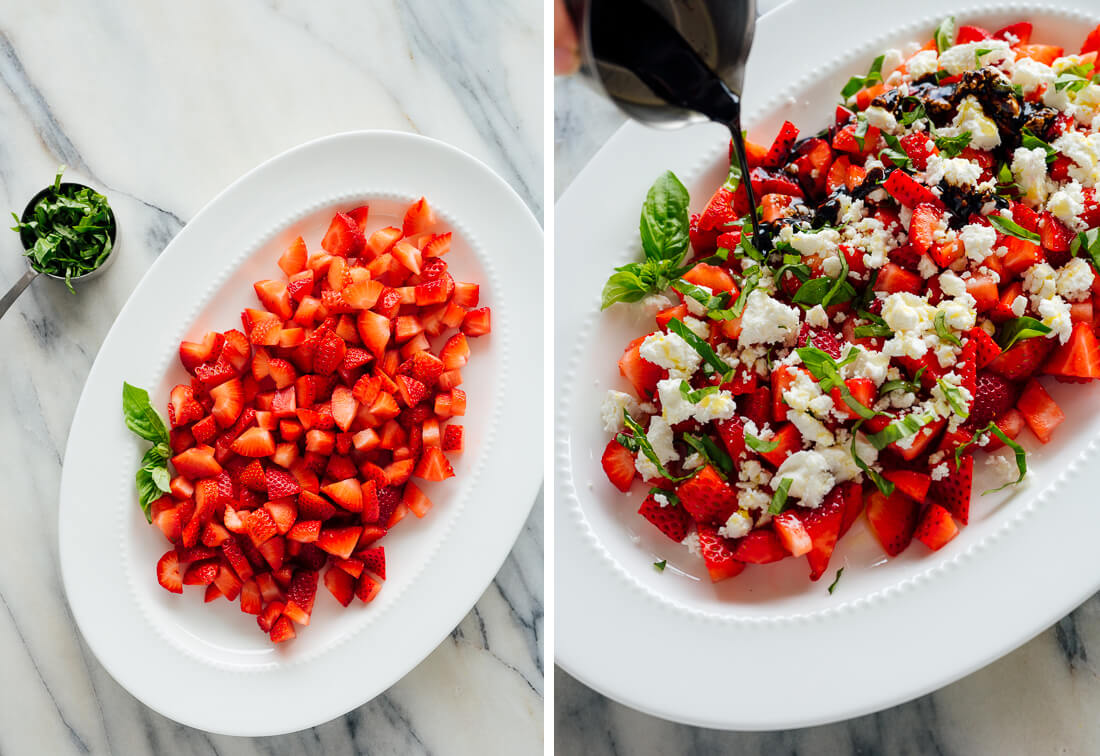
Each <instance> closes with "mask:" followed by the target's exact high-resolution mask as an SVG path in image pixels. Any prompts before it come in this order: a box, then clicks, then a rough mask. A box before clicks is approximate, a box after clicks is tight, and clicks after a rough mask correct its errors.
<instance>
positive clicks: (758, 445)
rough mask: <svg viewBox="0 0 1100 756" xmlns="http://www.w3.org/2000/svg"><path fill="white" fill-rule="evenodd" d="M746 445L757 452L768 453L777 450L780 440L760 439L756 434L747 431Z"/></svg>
mask: <svg viewBox="0 0 1100 756" xmlns="http://www.w3.org/2000/svg"><path fill="white" fill-rule="evenodd" d="M745 446H747V447H749V448H750V449H752V450H753V451H754V452H756V453H757V454H768V453H770V452H773V451H775V450H776V447H778V446H779V442H778V441H764V440H762V439H759V438H757V437H756V436H754V435H752V434H751V433H746V434H745Z"/></svg>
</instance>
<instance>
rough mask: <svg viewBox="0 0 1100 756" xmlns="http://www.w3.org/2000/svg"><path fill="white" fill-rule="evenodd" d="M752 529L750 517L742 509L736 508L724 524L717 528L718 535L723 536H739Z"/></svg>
mask: <svg viewBox="0 0 1100 756" xmlns="http://www.w3.org/2000/svg"><path fill="white" fill-rule="evenodd" d="M750 530H752V518H751V517H749V513H748V512H746V511H745V510H743V509H738V510H737V511H736V512H734V513H733V514H731V515H730V516H729V519H728V520H726V524H725V525H723V526H722V527H720V528H718V535H720V536H722V537H723V538H741V537H742V536H745V535H747V534H748V532H749V531H750Z"/></svg>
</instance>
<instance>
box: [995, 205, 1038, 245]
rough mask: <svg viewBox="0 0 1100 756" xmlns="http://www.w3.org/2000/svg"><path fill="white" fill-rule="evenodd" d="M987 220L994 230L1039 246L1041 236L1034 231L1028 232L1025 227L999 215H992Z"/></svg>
mask: <svg viewBox="0 0 1100 756" xmlns="http://www.w3.org/2000/svg"><path fill="white" fill-rule="evenodd" d="M985 217H986V220H988V221H989V222H990V223H992V224H993V226H994V228H996V229H997V230H998V231H1000V232H1001V233H1002V234H1005V235H1007V236H1015V237H1016V238H1017V239H1023V240H1024V241H1029V242H1031V243H1032V244H1038V243H1039V241H1040V239H1039V234H1037V233H1035V232H1034V231H1028V230H1027V229H1026V228H1024V227H1023V226H1021V225H1019V224H1017V223H1016V222H1015V221H1010V220H1009V219H1008V218H1006V217H1004V216H1003V215H999V214H997V213H992V214H990V215H987V216H985Z"/></svg>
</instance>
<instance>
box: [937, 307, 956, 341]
mask: <svg viewBox="0 0 1100 756" xmlns="http://www.w3.org/2000/svg"><path fill="white" fill-rule="evenodd" d="M934 326H935V328H936V335H937V336H938V337H939V338H940V341H946V342H947V343H948V344H953V345H954V346H957V347H961V346H962V341H960V340H959V337H958V336H956V335H955V334H953V333H951V330H950V329H949V328H948V327H947V313H945V312H944V311H943V310H940V311H939V312H937V313H936V318H935V321H934Z"/></svg>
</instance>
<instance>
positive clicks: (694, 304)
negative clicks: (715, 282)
mask: <svg viewBox="0 0 1100 756" xmlns="http://www.w3.org/2000/svg"><path fill="white" fill-rule="evenodd" d="M695 285H696V286H699V284H695ZM699 288H700V289H702V290H703V293H704V294H706V295H707V296H708V297H709V296H711V295H712V294H714V292H713V291H711V289H710V287H708V286H699ZM684 304H685V305H687V308H688V312H690V313H691V314H692V315H695V316H696V317H700V318H701V317H703V316H704V315H706V314H707V308H706V306H704V305H703V303H702V302H700V301H699V300H698V299H696V298H695V297H689V296H688V295H686V294H685V295H684ZM685 322H686V321H685ZM688 327H689V328H690V326H688ZM692 330H694V329H692ZM703 338H706V337H703Z"/></svg>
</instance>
